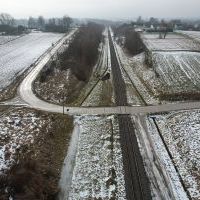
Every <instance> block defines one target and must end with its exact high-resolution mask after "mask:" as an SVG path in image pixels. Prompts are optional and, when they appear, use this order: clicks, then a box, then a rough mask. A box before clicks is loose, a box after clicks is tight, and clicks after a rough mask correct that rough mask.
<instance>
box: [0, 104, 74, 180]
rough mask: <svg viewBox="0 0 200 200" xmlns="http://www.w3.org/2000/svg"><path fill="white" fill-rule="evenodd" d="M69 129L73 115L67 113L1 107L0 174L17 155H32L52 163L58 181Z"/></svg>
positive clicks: (18, 157)
mask: <svg viewBox="0 0 200 200" xmlns="http://www.w3.org/2000/svg"><path fill="white" fill-rule="evenodd" d="M72 129H73V118H71V117H68V116H63V115H60V114H48V113H45V112H41V111H36V110H33V109H28V108H20V107H19V108H17V107H15V108H12V107H2V111H1V113H0V136H1V137H0V174H4V173H6V172H7V170H8V169H9V168H10V167H11V166H12V165H13V164H14V163H16V162H17V161H18V160H20V159H33V160H36V161H38V162H39V163H42V165H46V166H48V168H49V166H51V167H50V168H51V169H52V170H53V172H54V173H55V174H56V181H58V180H59V175H60V171H61V168H62V163H63V160H64V157H65V154H66V150H67V145H68V142H69V139H70V137H71V132H72ZM55 144H56V145H55Z"/></svg>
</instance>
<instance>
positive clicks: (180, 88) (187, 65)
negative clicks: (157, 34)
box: [153, 52, 200, 94]
mask: <svg viewBox="0 0 200 200" xmlns="http://www.w3.org/2000/svg"><path fill="white" fill-rule="evenodd" d="M153 62H154V64H153V65H154V66H153V68H154V69H155V70H156V72H157V74H158V75H159V79H160V82H161V83H162V84H163V87H164V89H162V91H163V93H166V94H167V93H169V94H170V93H171V94H173V93H184V92H188V91H189V92H192V91H196V92H198V91H199V88H200V71H199V66H200V54H199V53H194V52H173V53H170V52H169V53H166V52H164V53H162V52H159V53H153ZM158 90H159V89H158ZM162 91H160V92H162ZM158 93H159V92H158Z"/></svg>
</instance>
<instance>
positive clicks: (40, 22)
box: [37, 16, 45, 30]
mask: <svg viewBox="0 0 200 200" xmlns="http://www.w3.org/2000/svg"><path fill="white" fill-rule="evenodd" d="M37 25H38V28H39V29H40V30H44V27H45V19H44V17H43V16H39V17H38V20H37Z"/></svg>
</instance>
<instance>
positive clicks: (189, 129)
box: [155, 110, 200, 200]
mask: <svg viewBox="0 0 200 200" xmlns="http://www.w3.org/2000/svg"><path fill="white" fill-rule="evenodd" d="M199 118H200V111H199V110H194V111H182V112H171V113H169V114H165V115H156V116H155V119H156V123H157V125H158V127H159V130H160V132H161V134H162V136H163V138H164V140H165V143H166V144H167V146H168V148H169V151H170V153H171V155H172V157H173V161H174V163H175V165H176V166H177V169H178V171H179V174H180V175H181V177H182V179H183V181H184V183H185V186H186V187H187V189H188V191H189V193H190V195H191V197H192V199H195V200H197V199H200V171H199V169H200V148H199V147H200V120H199Z"/></svg>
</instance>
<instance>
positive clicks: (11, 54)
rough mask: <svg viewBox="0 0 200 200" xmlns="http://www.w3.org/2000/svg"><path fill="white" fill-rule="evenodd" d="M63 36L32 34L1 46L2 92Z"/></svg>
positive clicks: (0, 82)
mask: <svg viewBox="0 0 200 200" xmlns="http://www.w3.org/2000/svg"><path fill="white" fill-rule="evenodd" d="M62 36H63V34H54V33H40V32H39V33H30V34H28V35H25V36H23V37H20V38H18V39H16V40H13V41H10V42H8V43H6V44H4V45H0V71H1V75H0V90H2V89H3V88H5V87H6V86H8V85H9V84H10V83H11V82H12V80H13V78H15V77H16V76H18V75H20V74H22V73H23V71H24V70H26V69H27V68H28V67H29V66H30V65H31V64H32V63H34V62H35V61H36V60H37V59H38V58H39V57H40V56H41V55H42V54H43V53H44V52H45V51H46V50H47V49H48V48H49V47H51V45H52V43H55V42H57V41H58V40H59V39H60V38H61V37H62Z"/></svg>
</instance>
